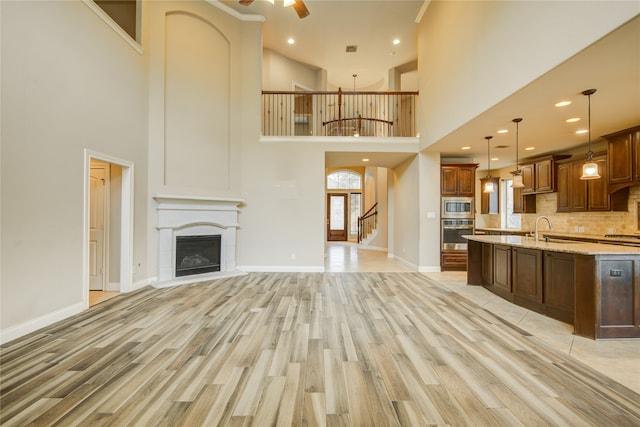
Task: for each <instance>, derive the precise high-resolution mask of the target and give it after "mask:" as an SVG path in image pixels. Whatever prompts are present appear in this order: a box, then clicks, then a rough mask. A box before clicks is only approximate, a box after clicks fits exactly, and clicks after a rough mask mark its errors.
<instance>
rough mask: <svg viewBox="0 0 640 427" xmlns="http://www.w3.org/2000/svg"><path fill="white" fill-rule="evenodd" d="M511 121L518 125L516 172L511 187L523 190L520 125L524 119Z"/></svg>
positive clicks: (519, 118)
mask: <svg viewBox="0 0 640 427" xmlns="http://www.w3.org/2000/svg"><path fill="white" fill-rule="evenodd" d="M511 121H512V122H513V123H515V124H516V170H515V171H513V172H511V173H512V174H513V181H512V182H511V187H513V188H523V187H524V182H522V171H521V170H520V164H519V163H518V161H519V159H518V124H519V123H520V122H521V121H522V117H518V118H515V119H513V120H511Z"/></svg>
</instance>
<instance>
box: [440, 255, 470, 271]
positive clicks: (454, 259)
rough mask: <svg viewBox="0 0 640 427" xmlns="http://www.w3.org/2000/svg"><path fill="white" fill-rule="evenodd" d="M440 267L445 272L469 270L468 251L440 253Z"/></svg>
mask: <svg viewBox="0 0 640 427" xmlns="http://www.w3.org/2000/svg"><path fill="white" fill-rule="evenodd" d="M440 267H441V268H442V269H443V270H448V271H452V270H465V269H466V268H467V252H466V251H447V250H443V251H441V252H440Z"/></svg>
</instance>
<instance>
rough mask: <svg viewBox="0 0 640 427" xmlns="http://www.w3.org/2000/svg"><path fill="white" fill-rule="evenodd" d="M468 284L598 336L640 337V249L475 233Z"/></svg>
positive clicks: (470, 246) (576, 331)
mask: <svg viewBox="0 0 640 427" xmlns="http://www.w3.org/2000/svg"><path fill="white" fill-rule="evenodd" d="M465 237H466V238H467V239H468V243H469V244H468V259H467V283H468V284H469V285H482V286H484V287H485V288H487V289H488V290H490V291H491V292H493V293H495V294H496V295H499V296H501V297H502V298H505V299H507V300H509V301H511V302H513V303H514V304H517V305H520V306H523V307H525V308H528V309H531V310H534V311H536V312H538V313H542V314H545V315H547V316H549V317H552V318H554V319H558V320H560V321H563V322H566V323H570V324H572V325H573V326H574V334H576V335H580V336H584V337H589V338H593V339H602V338H640V250H639V249H638V248H637V247H629V246H619V245H610V244H601V243H590V242H575V241H569V240H554V239H552V240H551V241H549V242H545V241H535V240H534V239H533V238H527V237H524V236H498V235H470V236H465Z"/></svg>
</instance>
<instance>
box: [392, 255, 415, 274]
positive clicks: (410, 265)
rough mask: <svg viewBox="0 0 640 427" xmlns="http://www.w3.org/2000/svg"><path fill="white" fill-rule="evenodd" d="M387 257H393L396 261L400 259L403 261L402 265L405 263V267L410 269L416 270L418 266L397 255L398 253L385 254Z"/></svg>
mask: <svg viewBox="0 0 640 427" xmlns="http://www.w3.org/2000/svg"><path fill="white" fill-rule="evenodd" d="M387 257H388V258H395V259H397V260H398V261H400V262H401V263H403V264H404V265H406V266H407V267H409V268H411V269H412V270H415V271H418V266H417V265H415V264H414V263H412V262H411V261H407V260H406V259H404V258H402V257H399V256H398V255H395V254H392V255H391V256H389V255H387Z"/></svg>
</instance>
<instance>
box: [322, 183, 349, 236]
mask: <svg viewBox="0 0 640 427" xmlns="http://www.w3.org/2000/svg"><path fill="white" fill-rule="evenodd" d="M347 196H348V194H346V193H331V194H327V240H329V241H345V240H347V237H348V231H347Z"/></svg>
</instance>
